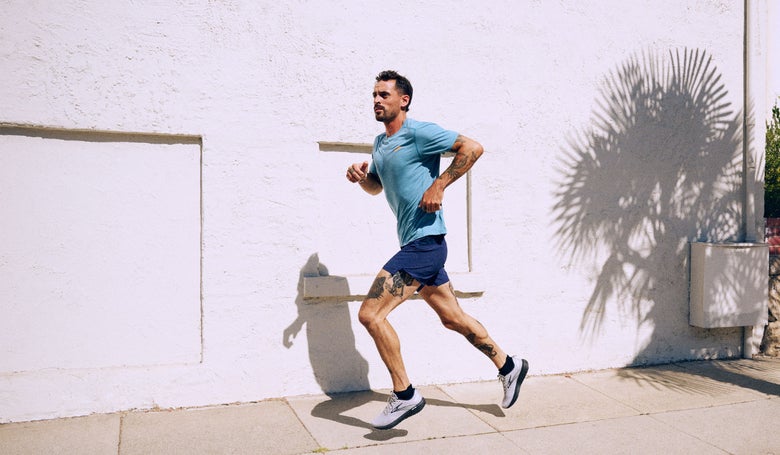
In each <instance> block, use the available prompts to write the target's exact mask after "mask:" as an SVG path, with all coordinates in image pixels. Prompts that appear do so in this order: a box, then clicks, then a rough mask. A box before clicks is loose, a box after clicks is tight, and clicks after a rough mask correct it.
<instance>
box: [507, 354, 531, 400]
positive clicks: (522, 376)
mask: <svg viewBox="0 0 780 455" xmlns="http://www.w3.org/2000/svg"><path fill="white" fill-rule="evenodd" d="M527 374H528V361H527V360H525V359H523V366H522V368H520V374H519V375H518V376H517V379H516V384H517V385H516V386H515V394H514V396H512V401H510V402H509V406H507V407H506V408H505V409H509V408H511V407H512V405H513V404H515V401H517V395H519V394H520V386H521V385H523V380H525V375H527Z"/></svg>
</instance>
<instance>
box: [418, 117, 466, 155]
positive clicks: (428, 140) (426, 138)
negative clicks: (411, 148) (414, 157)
mask: <svg viewBox="0 0 780 455" xmlns="http://www.w3.org/2000/svg"><path fill="white" fill-rule="evenodd" d="M457 138H458V133H457V132H455V131H450V130H445V129H444V128H442V127H440V126H439V125H437V124H435V123H423V124H422V125H420V126H418V127H417V130H416V134H415V141H416V143H417V150H419V152H420V154H421V155H423V156H425V155H439V154H442V153H446V152H449V151H450V150H451V149H452V146H453V144H455V139H457Z"/></svg>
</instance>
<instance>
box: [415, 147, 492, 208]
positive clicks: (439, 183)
mask: <svg viewBox="0 0 780 455" xmlns="http://www.w3.org/2000/svg"><path fill="white" fill-rule="evenodd" d="M451 150H452V151H453V152H454V153H455V157H454V158H453V159H452V163H450V166H449V167H448V168H447V169H446V170H445V171H444V172H442V174H441V175H440V176H439V178H437V179H436V180H434V181H433V184H431V186H430V187H429V188H428V189H427V190H425V193H423V197H422V200H421V201H420V208H421V209H423V210H424V211H426V212H428V213H432V212H435V211H437V210H440V209H441V204H442V201H443V200H444V189H445V188H447V187H448V186H450V184H451V183H452V182H454V181H455V180H458V179H459V178H460V177H461V176H462V175H463V174H465V173H466V172H468V171H469V169H471V167H472V166H473V165H474V163H475V162H476V161H477V160H478V159H479V157H480V156H482V152H484V149H483V148H482V145H480V143H479V142H477V141H475V140H473V139H469V138H467V137H466V136H463V135H458V138H457V139H455V143H454V144H452V149H451Z"/></svg>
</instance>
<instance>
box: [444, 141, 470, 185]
mask: <svg viewBox="0 0 780 455" xmlns="http://www.w3.org/2000/svg"><path fill="white" fill-rule="evenodd" d="M465 142H466V141H465V138H464V137H463V136H461V135H458V138H457V139H455V143H454V144H452V150H453V151H455V158H453V159H452V164H450V167H448V168H447V170H446V171H445V172H446V173H447V175H449V176H450V178H451V179H452V180H456V179H458V178H459V177H460V176H461V175H463V174H464V171H465V170H467V169H468V168H469V167H470V166H471V165H473V164H474V162H475V161H477V156H476V153H474V151H470V152H468V153H467V152H465V151H463V150H461V149H462V147H463V144H464V143H465Z"/></svg>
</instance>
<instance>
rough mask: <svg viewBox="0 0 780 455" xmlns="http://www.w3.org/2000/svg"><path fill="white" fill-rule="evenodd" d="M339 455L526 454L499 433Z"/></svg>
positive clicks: (351, 451)
mask: <svg viewBox="0 0 780 455" xmlns="http://www.w3.org/2000/svg"><path fill="white" fill-rule="evenodd" d="M328 453H335V454H339V455H419V454H421V453H423V454H425V453H429V454H461V453H462V454H469V455H474V454H483V453H484V454H517V455H523V454H527V453H528V452H526V451H524V450H522V449H521V448H519V447H517V446H516V445H515V444H514V443H513V442H512V441H511V440H509V439H508V438H506V437H504V436H502V435H501V434H499V433H491V434H484V435H479V436H459V437H451V438H439V439H431V440H425V441H412V442H406V443H399V444H384V445H380V446H371V447H360V448H357V449H345V450H336V451H333V452H328Z"/></svg>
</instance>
